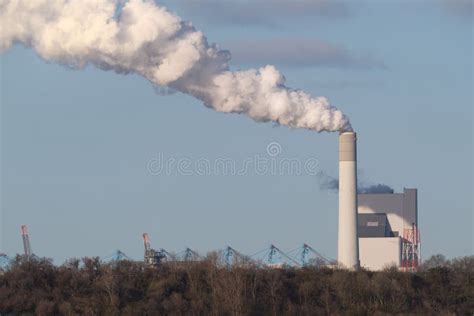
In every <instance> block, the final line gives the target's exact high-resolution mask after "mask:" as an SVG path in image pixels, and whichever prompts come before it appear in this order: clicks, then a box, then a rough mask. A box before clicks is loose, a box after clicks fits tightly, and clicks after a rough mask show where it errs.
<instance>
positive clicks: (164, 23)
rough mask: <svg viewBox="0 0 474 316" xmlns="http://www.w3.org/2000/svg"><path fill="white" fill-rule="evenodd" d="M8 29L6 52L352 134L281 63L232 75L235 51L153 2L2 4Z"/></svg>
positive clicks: (259, 117)
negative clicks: (133, 77) (138, 79)
mask: <svg viewBox="0 0 474 316" xmlns="http://www.w3.org/2000/svg"><path fill="white" fill-rule="evenodd" d="M0 25H1V26H2V27H1V28H0V50H1V51H5V50H7V49H8V48H10V47H11V46H12V45H13V44H15V43H21V44H23V45H25V46H27V47H31V48H33V49H34V50H35V51H36V52H37V54H38V55H39V56H41V57H42V58H43V59H45V60H47V61H52V62H57V63H60V64H63V65H65V66H68V67H71V68H74V69H81V68H84V67H85V66H87V65H90V64H92V65H95V66H96V67H98V68H100V69H103V70H114V71H115V72H117V73H120V74H128V73H135V74H139V75H141V76H143V77H145V78H146V79H148V80H149V81H150V82H151V83H153V84H154V85H155V86H160V87H166V88H167V89H172V90H177V91H180V92H183V93H187V94H190V95H193V96H194V97H196V98H198V99H199V100H202V101H203V102H204V104H205V105H206V106H208V107H210V108H212V109H214V110H216V111H219V112H227V113H243V114H246V115H247V116H249V117H251V118H252V119H254V120H256V121H273V122H276V123H278V124H282V125H287V126H290V127H295V128H307V129H311V130H315V131H318V132H320V131H328V132H331V131H348V130H351V125H350V122H349V119H348V118H347V116H345V115H344V114H343V113H342V112H341V111H340V110H338V109H337V108H335V107H333V106H331V105H330V104H329V102H328V100H327V99H326V98H324V97H312V96H310V95H309V94H308V93H306V92H303V91H301V90H293V89H290V88H288V87H286V86H285V77H284V76H283V75H282V74H281V73H280V72H279V71H278V70H277V69H276V68H275V67H274V66H265V67H262V68H259V69H249V70H241V71H230V70H229V66H228V62H229V61H230V52H228V51H225V50H220V49H219V47H218V46H217V45H216V44H209V43H208V42H207V39H206V37H205V36H204V35H203V34H202V33H201V32H199V31H198V30H196V29H195V28H194V27H193V25H192V24H191V23H190V22H186V21H182V20H181V19H180V18H179V17H178V16H176V15H175V14H173V13H171V12H170V11H168V10H167V9H166V8H164V7H162V6H159V5H157V4H155V2H154V1H152V0H129V1H125V0H34V1H32V0H0ZM160 91H161V90H160ZM166 91H167V90H166Z"/></svg>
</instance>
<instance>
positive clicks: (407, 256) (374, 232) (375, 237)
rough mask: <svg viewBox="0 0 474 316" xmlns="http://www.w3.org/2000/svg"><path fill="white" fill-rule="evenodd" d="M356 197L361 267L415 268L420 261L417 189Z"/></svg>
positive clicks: (380, 268) (370, 268)
mask: <svg viewBox="0 0 474 316" xmlns="http://www.w3.org/2000/svg"><path fill="white" fill-rule="evenodd" d="M357 197H358V218H357V221H358V229H357V231H358V239H359V260H360V266H361V267H363V268H366V269H369V270H382V269H384V268H386V267H389V266H396V267H398V268H400V269H402V270H408V271H409V270H414V269H416V268H417V267H418V265H419V263H420V262H419V260H420V243H419V242H420V239H419V231H418V228H417V227H418V202H417V189H404V191H403V193H368V194H367V193H364V194H358V195H357Z"/></svg>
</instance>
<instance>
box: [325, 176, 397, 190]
mask: <svg viewBox="0 0 474 316" xmlns="http://www.w3.org/2000/svg"><path fill="white" fill-rule="evenodd" d="M317 177H318V181H319V186H320V188H321V189H322V190H329V191H334V192H338V191H339V179H338V178H335V177H332V176H330V175H328V174H326V173H325V172H322V171H320V172H318V174H317ZM393 192H394V190H393V188H391V187H390V186H388V185H386V184H382V183H377V184H373V183H366V182H365V181H359V180H358V182H357V193H393Z"/></svg>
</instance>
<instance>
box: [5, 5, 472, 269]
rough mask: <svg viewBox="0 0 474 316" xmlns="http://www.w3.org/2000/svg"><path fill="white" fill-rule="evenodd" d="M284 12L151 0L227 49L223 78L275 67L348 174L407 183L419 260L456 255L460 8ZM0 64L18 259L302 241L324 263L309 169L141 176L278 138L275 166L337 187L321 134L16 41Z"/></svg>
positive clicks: (12, 244) (467, 120) (323, 224)
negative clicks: (352, 139) (321, 125)
mask: <svg viewBox="0 0 474 316" xmlns="http://www.w3.org/2000/svg"><path fill="white" fill-rule="evenodd" d="M162 3H163V2H162ZM196 3H197V4H196ZM289 3H290V2H289V1H282V0H275V1H274V2H273V3H272V2H271V1H256V2H251V1H242V2H236V1H234V2H232V1H229V2H225V4H220V6H216V2H215V1H194V2H190V1H166V5H167V6H168V7H169V8H170V9H171V10H172V11H174V12H176V13H177V14H178V15H180V16H181V17H183V18H185V19H187V20H191V21H193V24H194V25H195V27H196V28H198V29H200V30H202V31H203V33H204V34H205V35H206V37H207V38H208V40H209V41H210V42H216V43H219V44H220V46H221V48H223V49H230V50H231V52H233V60H234V61H233V62H231V68H232V69H245V68H248V67H256V66H263V65H265V64H266V63H271V64H274V65H275V66H277V67H278V68H279V69H280V70H281V71H282V72H283V73H284V74H285V77H286V79H287V84H288V85H289V86H290V87H293V88H301V89H304V90H306V91H308V92H309V93H311V94H312V95H318V96H326V97H328V98H329V99H330V100H331V102H332V103H333V104H334V105H336V106H338V107H339V108H340V109H342V110H343V111H344V112H345V113H346V114H348V115H349V116H350V118H351V122H352V124H353V126H354V128H355V129H356V131H357V132H358V135H359V148H358V149H359V152H358V154H359V161H358V163H359V168H360V169H361V172H362V176H363V178H364V179H366V180H367V181H369V182H382V183H386V184H389V185H391V186H393V187H394V188H395V190H396V191H398V192H400V191H402V190H403V188H404V187H416V188H418V189H419V224H420V229H421V238H422V255H423V257H424V258H427V257H429V256H430V255H432V254H435V253H442V254H445V255H446V256H448V257H454V256H462V255H468V254H472V253H473V237H474V236H473V230H472V227H473V224H474V223H473V217H472V213H473V200H472V191H473V164H472V161H473V125H472V121H473V112H472V111H473V110H472V108H473V92H472V85H473V20H472V6H471V8H470V11H469V7H467V8H466V7H465V6H463V5H464V4H465V3H467V2H465V1H459V2H444V1H418V2H415V3H411V2H408V1H386V2H385V1H384V2H375V1H360V2H357V3H356V2H336V3H333V4H329V3H328V2H325V1H302V2H298V3H297V4H293V5H291V4H289ZM0 58H1V82H0V88H1V100H0V101H1V180H2V182H1V214H2V222H1V243H0V251H3V252H5V253H7V254H9V255H13V254H15V253H18V252H21V251H22V245H21V238H20V233H19V227H20V225H22V224H27V225H28V226H29V229H30V234H31V242H32V248H33V251H34V252H35V253H37V254H38V255H40V256H47V257H52V258H54V259H55V261H56V262H58V263H61V262H62V261H63V260H65V259H66V258H69V257H82V256H92V255H97V256H106V255H108V254H110V253H112V252H113V251H114V250H115V249H121V250H122V251H124V252H125V253H126V254H127V255H129V256H131V257H133V258H136V259H139V258H141V257H142V252H143V246H142V240H141V234H142V233H143V232H148V233H149V234H150V237H151V241H152V245H153V246H154V247H157V248H160V247H163V248H165V249H167V250H171V251H180V250H182V249H184V248H185V247H186V246H189V247H191V248H193V249H196V250H198V251H200V252H203V253H204V252H206V251H209V250H213V249H219V248H223V247H224V246H225V245H227V244H229V245H231V246H233V247H234V248H236V249H239V250H241V251H242V252H243V253H248V254H251V253H255V252H257V251H258V250H261V249H263V248H265V247H267V246H268V245H269V244H270V243H275V244H276V245H278V246H279V248H280V249H293V248H295V247H297V246H299V245H300V244H302V243H303V242H306V243H308V244H310V245H312V246H313V248H315V249H317V250H318V251H319V252H321V253H323V254H325V255H327V256H330V257H336V245H337V242H336V236H337V195H336V194H334V193H332V192H327V191H323V190H321V189H319V184H318V181H317V179H316V177H315V176H314V175H311V174H301V175H287V174H285V175H278V174H275V175H274V174H265V175H259V174H257V173H256V172H254V171H252V170H251V171H249V172H247V173H246V174H244V175H239V176H231V175H219V174H210V175H203V176H201V175H196V174H194V175H192V176H186V175H182V174H179V173H178V172H175V171H174V172H171V173H170V174H159V175H157V174H153V172H150V170H149V169H150V168H149V166H150V162H151V161H154V159H156V158H157V157H159V156H160V155H163V157H165V158H174V159H183V158H187V159H190V160H191V161H197V160H198V159H207V160H209V161H215V160H216V159H219V158H228V159H232V160H234V161H236V162H237V164H241V163H242V162H243V161H245V159H247V158H249V157H250V158H252V157H255V156H256V155H260V156H266V155H267V153H266V150H267V146H268V144H269V143H271V142H277V143H278V144H279V145H280V146H281V153H280V155H279V156H278V158H279V159H280V158H297V159H299V160H300V161H306V160H308V159H310V158H316V159H317V160H318V165H317V167H318V170H322V171H325V172H327V173H329V174H333V175H336V174H337V134H336V133H332V134H331V133H322V134H317V133H315V132H311V131H306V130H292V129H289V128H286V127H278V126H274V125H272V124H270V123H256V122H253V121H252V120H250V119H248V118H247V117H244V116H239V115H236V114H222V113H217V112H213V111H212V110H209V109H208V108H206V107H204V106H203V105H202V104H201V102H200V101H198V100H195V99H193V98H192V97H190V96H187V95H183V94H179V93H175V94H169V95H162V94H163V93H157V91H156V90H155V89H154V88H153V86H152V85H151V84H149V83H148V82H147V81H146V80H144V79H143V78H141V77H139V76H136V75H127V76H124V75H117V74H115V73H112V72H104V71H101V70H97V69H94V68H93V67H87V68H86V69H84V70H81V71H75V70H71V69H67V68H64V67H62V66H59V65H56V64H53V63H46V62H44V61H42V60H41V59H40V58H39V57H37V56H36V55H35V53H34V52H33V51H31V50H29V49H26V48H24V47H21V46H15V47H14V48H12V49H10V50H9V51H7V52H5V53H3V54H2V55H1V57H0ZM266 59H269V60H268V61H265V60H266ZM267 157H268V155H267Z"/></svg>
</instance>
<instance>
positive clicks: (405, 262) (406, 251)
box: [402, 223, 421, 271]
mask: <svg viewBox="0 0 474 316" xmlns="http://www.w3.org/2000/svg"><path fill="white" fill-rule="evenodd" d="M420 250H421V249H420V231H419V230H418V227H416V226H415V224H414V223H413V224H412V227H411V228H405V229H404V230H403V250H402V251H403V252H402V268H403V269H404V270H405V271H416V270H418V267H419V266H420V264H421V255H420Z"/></svg>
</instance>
